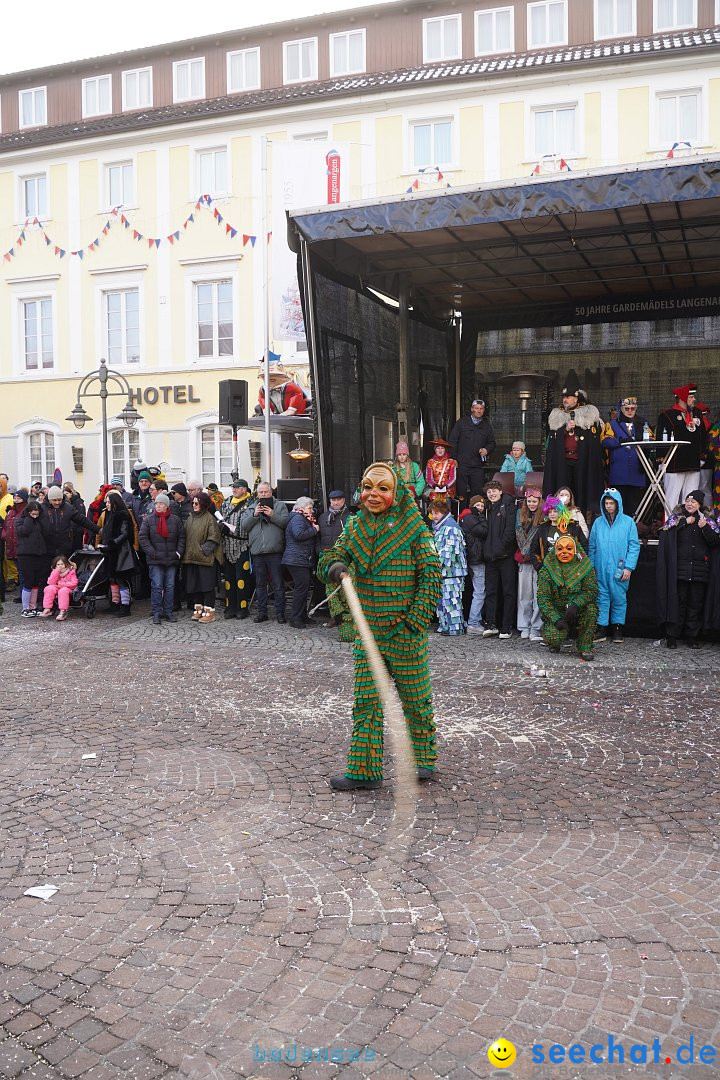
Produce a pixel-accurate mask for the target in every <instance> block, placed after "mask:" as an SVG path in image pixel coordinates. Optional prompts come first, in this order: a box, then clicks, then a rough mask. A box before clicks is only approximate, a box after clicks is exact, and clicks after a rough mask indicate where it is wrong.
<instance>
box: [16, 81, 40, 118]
mask: <svg viewBox="0 0 720 1080" xmlns="http://www.w3.org/2000/svg"><path fill="white" fill-rule="evenodd" d="M18 111H19V115H20V127H21V128H27V127H42V125H43V124H47V87H46V86H36V87H35V88H34V89H33V90H20V91H18Z"/></svg>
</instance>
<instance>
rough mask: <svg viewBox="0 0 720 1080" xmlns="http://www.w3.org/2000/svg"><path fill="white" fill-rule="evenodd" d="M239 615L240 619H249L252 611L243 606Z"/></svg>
mask: <svg viewBox="0 0 720 1080" xmlns="http://www.w3.org/2000/svg"><path fill="white" fill-rule="evenodd" d="M237 617H238V619H249V618H250V612H249V611H248V610H247V609H246V608H241V609H240V611H238V614H237Z"/></svg>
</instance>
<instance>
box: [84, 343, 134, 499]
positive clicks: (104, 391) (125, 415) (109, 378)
mask: <svg viewBox="0 0 720 1080" xmlns="http://www.w3.org/2000/svg"><path fill="white" fill-rule="evenodd" d="M95 383H97V384H98V386H99V387H100V389H99V390H91V389H90V388H91V387H92V386H94V384H95ZM108 384H109V385H110V386H112V387H115V386H118V387H120V389H119V390H114V389H112V390H108ZM88 397H99V398H100V402H101V410H102V412H101V417H102V449H103V483H105V484H107V482H108V426H107V399H108V398H109V397H124V398H127V401H126V402H125V405H124V406H123V408H122V410H121V412H119V413H118V415H117V419H118V420H122V422H123V423H124V424H125V426H126V427H128V428H132V427H135V425H136V424H137V422H138V420H142V419H143V418H142V416H141V415H140V413H139V412H138V411H137V409H136V408H135V406H134V405H133V403H132V391H131V389H130V383H129V382H128V381H127V379H125V378H123V376H122V375H120V374H118V372H117V371H113V370H112V368H109V367H108V366H107V364H106V363H105V360H104V358H103V359H102V360H101V361H100V367H99V368H98V369H97V371H91V372H90V373H89V374H88V375H85V376H84V378H82V379H81V380H80V385H79V386H78V390H77V401H76V402H75V405H74V406H73V410H72V412H71V413H70V415H69V416H66V417H65V419H66V420H70V421H72V423H73V424H74V425H75V427H76V428H78V430H80V429H81V428H84V427H85V424H87V423H88V421H92V416H88V414H87V412H86V411H85V409H84V407H83V404H82V400H81V399H82V398H88Z"/></svg>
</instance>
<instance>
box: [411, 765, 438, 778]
mask: <svg viewBox="0 0 720 1080" xmlns="http://www.w3.org/2000/svg"><path fill="white" fill-rule="evenodd" d="M415 773H416V775H417V778H418V780H434V779H435V770H434V769H428V768H427V767H426V766H425V765H418V767H417V769H416V770H415Z"/></svg>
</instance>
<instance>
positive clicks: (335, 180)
mask: <svg viewBox="0 0 720 1080" xmlns="http://www.w3.org/2000/svg"><path fill="white" fill-rule="evenodd" d="M325 161H326V163H327V201H328V205H331V204H332V203H339V202H340V155H339V154H338V152H337V150H331V151H330V152H329V153H328V154H326V155H325Z"/></svg>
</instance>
